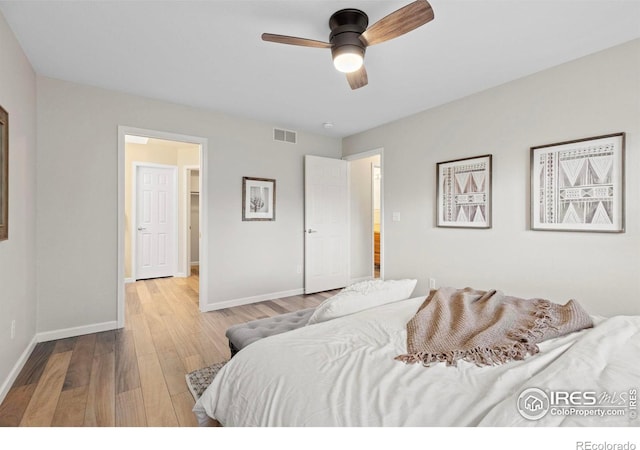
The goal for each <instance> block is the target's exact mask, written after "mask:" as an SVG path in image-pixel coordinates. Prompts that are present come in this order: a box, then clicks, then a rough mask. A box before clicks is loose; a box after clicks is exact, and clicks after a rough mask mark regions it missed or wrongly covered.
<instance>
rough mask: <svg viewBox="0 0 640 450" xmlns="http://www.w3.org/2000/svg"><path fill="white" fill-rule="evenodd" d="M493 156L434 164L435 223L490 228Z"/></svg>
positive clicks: (445, 225) (448, 226)
mask: <svg viewBox="0 0 640 450" xmlns="http://www.w3.org/2000/svg"><path fill="white" fill-rule="evenodd" d="M492 160H493V155H480V156H473V157H470V158H461V159H455V160H451V161H443V162H439V163H437V167H436V179H437V183H438V184H437V188H436V226H438V227H442V228H485V229H486V228H491V206H492V205H491V203H492V200H491V199H492V192H493V188H492Z"/></svg>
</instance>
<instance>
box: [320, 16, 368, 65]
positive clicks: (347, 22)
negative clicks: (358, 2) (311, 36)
mask: <svg viewBox="0 0 640 450" xmlns="http://www.w3.org/2000/svg"><path fill="white" fill-rule="evenodd" d="M368 25H369V18H368V17H367V15H366V14H365V13H364V12H362V11H360V10H359V9H352V8H349V9H341V10H340V11H336V12H335V13H333V15H332V16H331V18H330V19H329V28H331V34H330V35H329V42H331V56H332V57H333V58H334V59H335V58H336V57H337V56H338V55H340V54H342V53H359V54H361V55H362V57H364V51H365V45H364V43H363V42H362V41H361V40H360V35H361V34H362V33H364V31H365V30H366V29H367V26H368Z"/></svg>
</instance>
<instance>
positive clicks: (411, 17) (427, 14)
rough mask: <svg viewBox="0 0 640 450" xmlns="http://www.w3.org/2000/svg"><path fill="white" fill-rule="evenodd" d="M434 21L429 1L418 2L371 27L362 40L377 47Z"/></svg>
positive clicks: (362, 36) (361, 36)
mask: <svg viewBox="0 0 640 450" xmlns="http://www.w3.org/2000/svg"><path fill="white" fill-rule="evenodd" d="M432 20H433V9H432V8H431V5H430V4H429V2H428V1H427V0H417V1H415V2H413V3H409V4H408V5H407V6H405V7H403V8H400V9H398V10H397V11H394V12H392V13H391V14H389V15H388V16H386V17H383V18H382V19H380V20H379V21H377V22H376V23H374V24H373V25H372V26H370V27H369V29H367V30H366V31H365V32H364V33H362V35H360V40H362V42H364V44H365V45H367V46H369V45H375V44H380V43H381V42H385V41H388V40H389V39H393V38H397V37H398V36H402V35H403V34H405V33H408V32H409V31H412V30H415V29H416V28H418V27H419V26H422V25H424V24H425V23H427V22H430V21H432Z"/></svg>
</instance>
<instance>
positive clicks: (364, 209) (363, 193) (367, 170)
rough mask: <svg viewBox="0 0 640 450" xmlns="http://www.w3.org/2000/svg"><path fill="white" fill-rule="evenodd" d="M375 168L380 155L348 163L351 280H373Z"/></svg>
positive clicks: (378, 162)
mask: <svg viewBox="0 0 640 450" xmlns="http://www.w3.org/2000/svg"><path fill="white" fill-rule="evenodd" d="M372 164H376V165H379V164H380V155H376V156H371V157H368V158H362V159H356V160H353V161H349V196H350V207H351V217H350V226H351V230H350V241H351V280H359V279H362V278H366V277H373V190H372V188H373V184H372V180H371V165H372Z"/></svg>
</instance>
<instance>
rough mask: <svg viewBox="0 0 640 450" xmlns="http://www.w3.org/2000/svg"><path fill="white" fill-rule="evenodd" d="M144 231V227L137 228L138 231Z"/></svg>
mask: <svg viewBox="0 0 640 450" xmlns="http://www.w3.org/2000/svg"><path fill="white" fill-rule="evenodd" d="M144 230H146V228H145V227H138V231H144Z"/></svg>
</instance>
